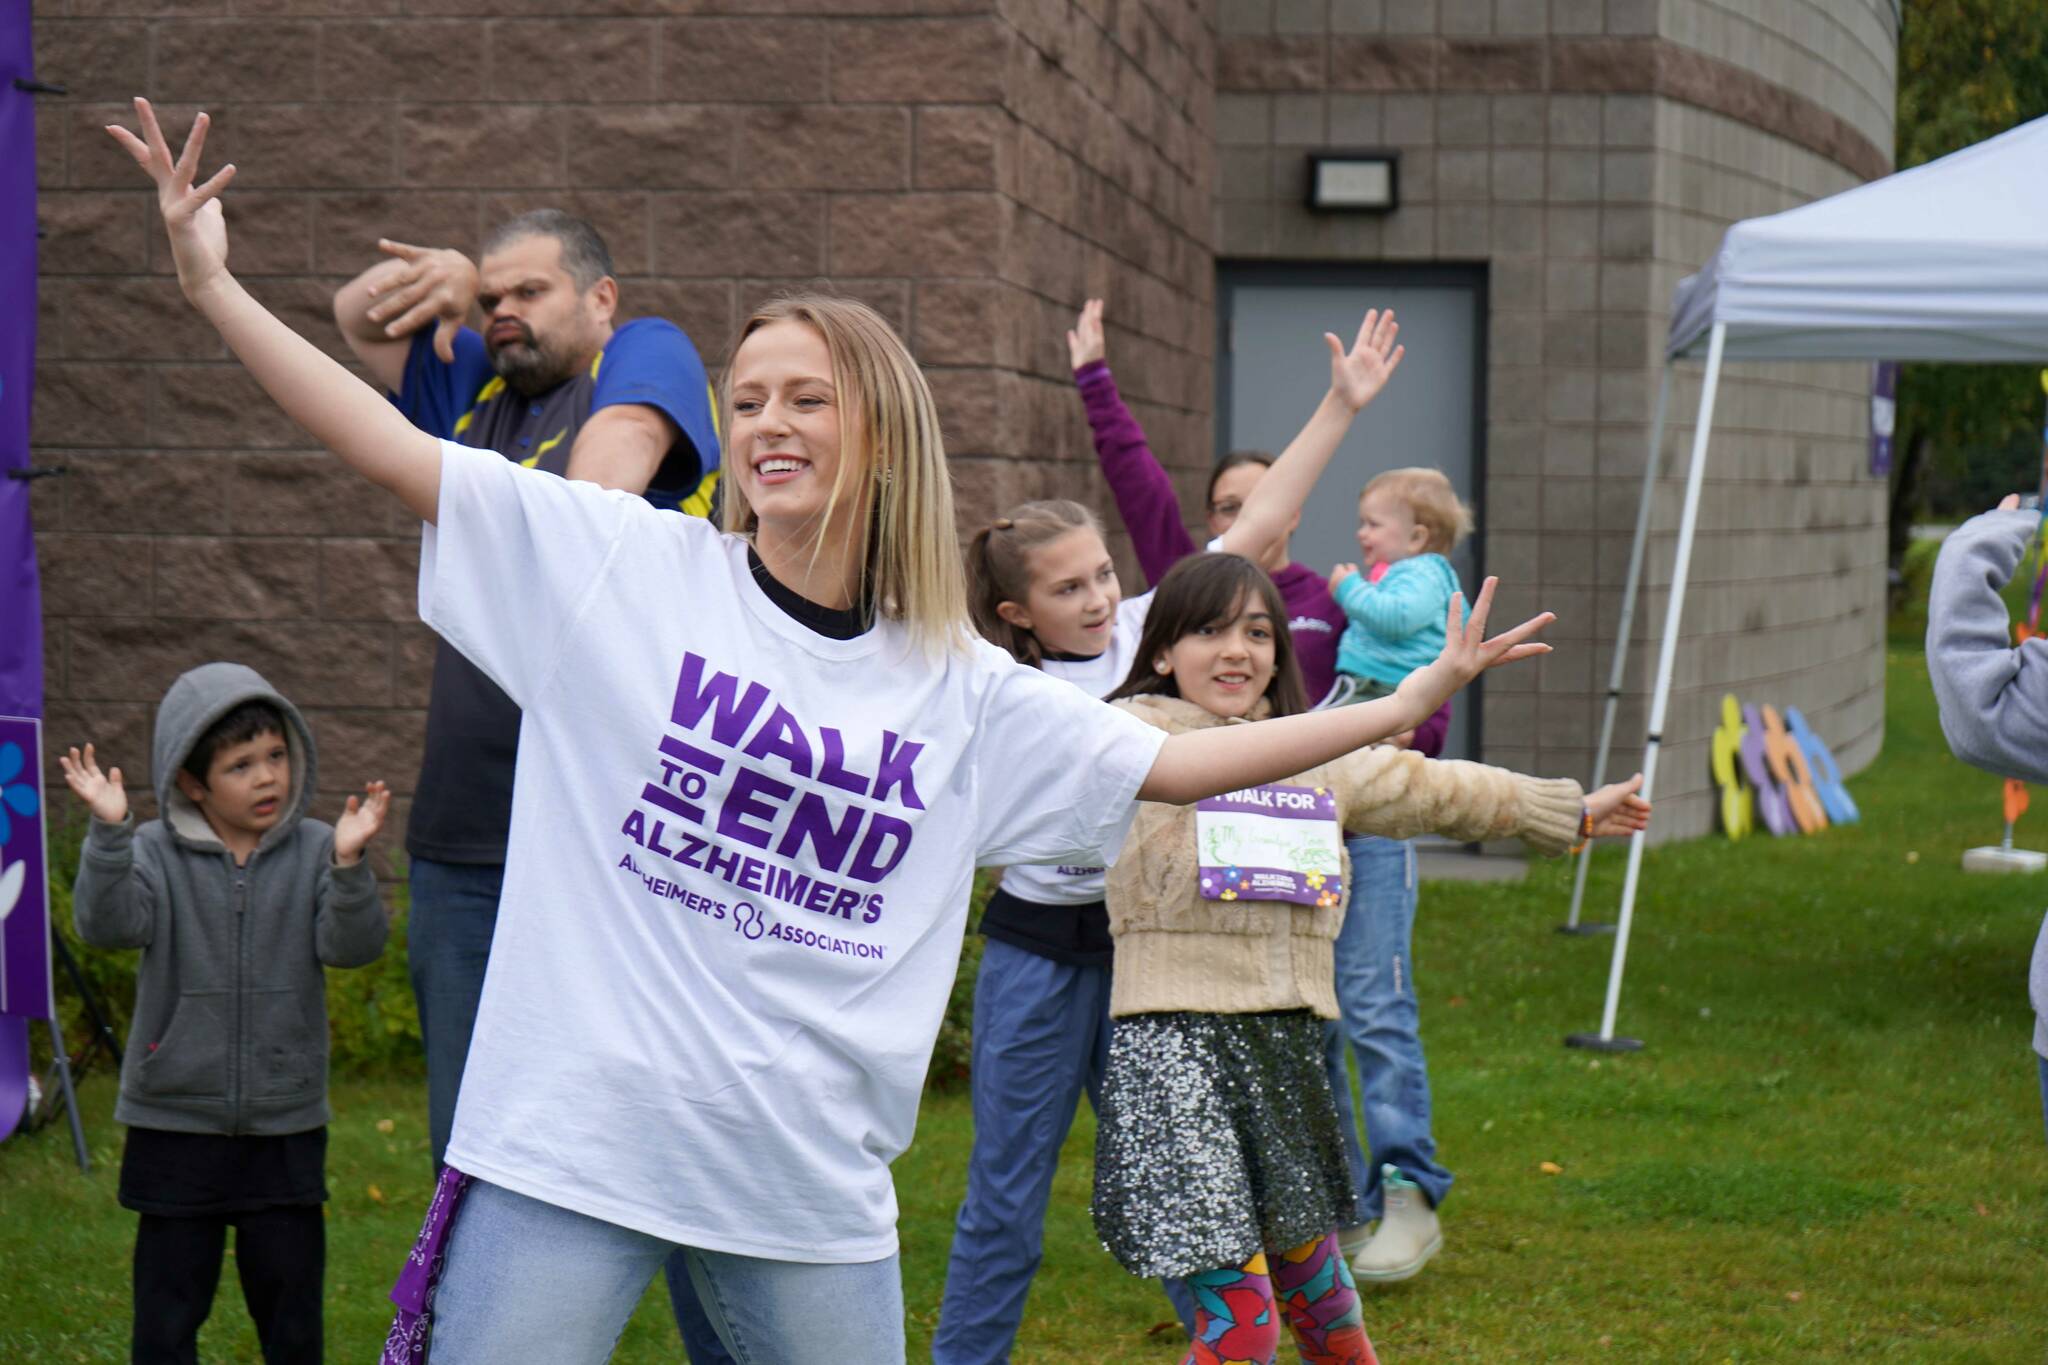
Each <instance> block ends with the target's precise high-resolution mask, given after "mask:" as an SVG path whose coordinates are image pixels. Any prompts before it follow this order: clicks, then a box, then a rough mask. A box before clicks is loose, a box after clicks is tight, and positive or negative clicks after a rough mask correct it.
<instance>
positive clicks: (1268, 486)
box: [1223, 308, 1407, 564]
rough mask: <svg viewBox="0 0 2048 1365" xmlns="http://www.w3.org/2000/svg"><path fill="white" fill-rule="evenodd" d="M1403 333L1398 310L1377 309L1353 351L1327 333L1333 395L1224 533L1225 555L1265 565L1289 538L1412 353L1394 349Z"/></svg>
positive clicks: (1325, 397)
mask: <svg viewBox="0 0 2048 1365" xmlns="http://www.w3.org/2000/svg"><path fill="white" fill-rule="evenodd" d="M1400 332H1401V329H1400V327H1399V326H1398V325H1396V324H1395V322H1394V310H1393V309H1391V308H1389V309H1388V310H1387V311H1386V312H1384V313H1382V312H1380V311H1379V310H1378V309H1377V308H1375V309H1373V310H1372V311H1371V312H1369V313H1367V314H1366V315H1365V321H1364V322H1362V323H1360V324H1359V325H1358V339H1357V340H1356V341H1354V342H1353V343H1352V345H1351V349H1350V350H1349V351H1346V350H1345V349H1344V343H1343V342H1341V341H1339V340H1337V338H1336V337H1335V336H1334V335H1333V334H1331V333H1329V332H1325V333H1323V342H1324V344H1325V345H1327V346H1328V347H1329V348H1330V391H1329V392H1328V393H1326V394H1324V395H1323V401H1322V402H1320V403H1318V404H1317V405H1316V410H1315V412H1314V413H1312V414H1311V415H1310V416H1309V419H1308V425H1306V426H1304V427H1303V428H1302V429H1301V432H1300V434H1299V435H1297V436H1296V437H1295V438H1294V439H1293V440H1292V441H1290V442H1288V443H1287V449H1285V450H1283V451H1281V452H1280V458H1279V459H1277V460H1275V461H1274V462H1273V467H1272V468H1271V469H1269V470H1267V471H1266V473H1265V477H1263V478H1261V479H1260V480H1259V481H1258V483H1256V484H1255V485H1253V487H1252V491H1251V492H1250V494H1248V495H1247V496H1246V498H1245V500H1244V510H1243V511H1242V512H1239V513H1238V514H1237V520H1236V521H1234V522H1232V523H1231V525H1230V529H1229V530H1228V531H1225V532H1224V533H1223V548H1224V550H1226V551H1227V552H1229V553H1231V554H1237V555H1243V556H1244V557H1245V558H1247V559H1249V560H1251V561H1252V562H1253V563H1254V564H1259V563H1263V562H1264V559H1263V556H1264V555H1265V553H1266V551H1267V550H1268V549H1269V548H1270V547H1271V546H1272V545H1273V544H1274V542H1276V541H1278V540H1279V539H1280V538H1281V537H1282V536H1284V535H1286V534H1287V529H1288V527H1289V526H1291V525H1292V524H1293V522H1294V517H1295V514H1296V513H1297V512H1299V511H1301V508H1302V504H1303V503H1305V502H1307V501H1308V495H1309V492H1310V490H1311V489H1313V488H1314V487H1315V486H1316V480H1318V479H1320V478H1322V476H1323V470H1324V469H1326V468H1328V466H1329V463H1330V457H1331V456H1332V455H1335V454H1336V453H1337V447H1338V446H1340V445H1342V444H1343V443H1344V437H1345V434H1346V433H1347V432H1349V431H1350V430H1351V422H1352V419H1353V418H1355V417H1357V416H1358V414H1359V413H1360V412H1361V411H1362V410H1363V409H1364V408H1365V405H1366V404H1367V403H1370V402H1372V400H1373V398H1374V397H1375V396H1377V395H1378V393H1379V391H1380V390H1381V389H1382V388H1383V387H1385V385H1386V382H1387V380H1388V379H1390V378H1392V377H1393V373H1394V370H1395V368H1396V367H1397V366H1399V365H1400V363H1401V357H1402V356H1403V355H1405V354H1406V353H1407V348H1406V347H1404V346H1396V345H1395V344H1394V338H1395V337H1396V336H1398V335H1400Z"/></svg>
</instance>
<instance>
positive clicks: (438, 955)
mask: <svg viewBox="0 0 2048 1365" xmlns="http://www.w3.org/2000/svg"><path fill="white" fill-rule="evenodd" d="M504 885H505V865H504V864H503V863H441V862H435V861H434V860H433V859H431V858H414V859H413V860H412V909H411V910H410V911H408V912H407V920H406V967H407V970H408V971H409V973H410V974H411V976H412V998H413V1003H414V1004H415V1005H417V1006H418V1007H419V1015H420V1042H421V1044H422V1045H423V1047H424V1048H425V1050H426V1054H427V1133H428V1136H429V1138H430V1139H431V1140H432V1142H433V1154H434V1168H435V1170H437V1171H438V1170H439V1169H440V1167H441V1161H442V1159H443V1157H444V1156H446V1154H447V1151H448V1135H449V1133H450V1132H452V1131H453V1130H454V1127H455V1096H456V1093H457V1092H458V1091H459V1090H461V1088H462V1068H463V1066H464V1065H465V1064H466V1063H467V1062H468V1061H469V1035H470V1034H471V1033H472V1032H474V1031H475V1029H476V1006H477V1001H478V1000H480V999H482V998H483V993H484V968H485V967H486V966H487V965H489V963H490V960H491V934H492V932H493V931H494V930H496V928H497V927H498V895H499V892H500V891H502V890H503V889H504Z"/></svg>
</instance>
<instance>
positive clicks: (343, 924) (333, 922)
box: [313, 839, 390, 967]
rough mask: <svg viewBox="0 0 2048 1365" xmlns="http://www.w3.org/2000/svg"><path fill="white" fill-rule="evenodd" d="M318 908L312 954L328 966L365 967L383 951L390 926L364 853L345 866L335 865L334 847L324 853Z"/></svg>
mask: <svg viewBox="0 0 2048 1365" xmlns="http://www.w3.org/2000/svg"><path fill="white" fill-rule="evenodd" d="M323 857H324V860H325V863H326V867H325V869H324V870H323V871H322V872H321V873H320V907H319V910H318V911H317V913H316V915H315V918H314V921H313V951H314V953H315V954H316V955H318V957H319V958H320V960H321V961H322V962H324V963H326V964H327V965H328V966H330V967H365V966H368V965H369V964H370V963H372V962H375V961H376V960H377V957H378V955H379V954H381V953H382V952H383V951H384V939H385V937H386V936H387V935H388V934H389V933H390V924H389V922H388V921H387V920H386V919H385V917H384V905H383V903H382V902H381V901H379V900H378V899H377V877H376V874H375V873H373V872H371V871H370V859H369V856H368V855H367V854H365V855H364V856H363V857H360V858H358V859H356V860H355V862H354V863H352V864H350V865H349V866H348V867H336V866H335V865H334V844H333V841H332V840H331V839H330V840H329V841H328V844H327V846H326V848H325V850H324V853H323Z"/></svg>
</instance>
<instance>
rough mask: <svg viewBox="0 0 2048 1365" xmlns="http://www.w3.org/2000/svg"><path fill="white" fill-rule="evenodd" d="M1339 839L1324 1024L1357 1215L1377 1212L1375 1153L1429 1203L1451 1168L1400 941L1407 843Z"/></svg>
mask: <svg viewBox="0 0 2048 1365" xmlns="http://www.w3.org/2000/svg"><path fill="white" fill-rule="evenodd" d="M1344 846H1345V848H1346V849H1347V850H1348V851H1349V852H1350V854H1351V900H1350V904H1349V905H1348V906H1347V907H1346V909H1345V912H1344V927H1343V928H1342V929H1341V930H1340V931H1339V932H1338V934H1337V944H1336V958H1337V1006H1338V1008H1339V1009H1340V1010H1341V1011H1342V1012H1343V1018H1342V1019H1341V1020H1340V1021H1338V1022H1337V1023H1332V1024H1330V1025H1328V1026H1327V1027H1326V1028H1325V1029H1324V1032H1323V1038H1324V1061H1325V1062H1326V1063H1327V1065H1328V1067H1329V1072H1330V1091H1331V1093H1332V1094H1333V1095H1334V1096H1335V1097H1336V1100H1337V1121H1338V1124H1339V1126H1340V1127H1342V1128H1343V1130H1344V1143H1345V1147H1346V1148H1347V1149H1348V1150H1347V1152H1346V1156H1347V1158H1348V1159H1349V1161H1350V1163H1351V1173H1352V1176H1353V1177H1354V1178H1355V1179H1356V1180H1357V1181H1358V1209H1359V1218H1360V1219H1361V1220H1369V1219H1373V1218H1378V1217H1379V1216H1380V1213H1381V1208H1382V1204H1381V1192H1380V1166H1381V1164H1382V1163H1385V1164H1388V1165H1391V1166H1393V1167H1394V1168H1395V1169H1396V1170H1398V1171H1400V1172H1401V1174H1402V1175H1404V1176H1406V1177H1408V1179H1410V1180H1412V1181H1414V1182H1415V1183H1416V1184H1418V1185H1420V1186H1421V1187H1422V1193H1423V1195H1424V1196H1425V1197H1426V1198H1427V1199H1428V1200H1429V1203H1430V1207H1431V1208H1435V1207H1436V1206H1437V1205H1439V1204H1441V1203H1443V1201H1444V1196H1445V1195H1446V1194H1448V1193H1449V1192H1450V1188H1451V1173H1450V1172H1449V1171H1447V1170H1445V1169H1444V1168H1443V1167H1442V1166H1440V1165H1438V1164H1437V1159H1436V1139H1435V1138H1434V1137H1432V1136H1431V1135H1430V1131H1429V1066H1428V1064H1427V1063H1426V1062H1425V1061H1424V1060H1423V1057H1422V1037H1421V1034H1420V1033H1419V1031H1418V1029H1419V1020H1418V1018H1417V1014H1416V1008H1415V977H1414V972H1413V970H1412V967H1411V965H1410V959H1409V951H1408V943H1409V938H1410V936H1411V935H1412V934H1413V933H1414V930H1415V845H1414V843H1413V842H1412V841H1409V840H1402V839H1381V838H1378V837H1376V836H1374V835H1370V834H1361V835H1357V836H1354V837H1352V838H1350V839H1347V840H1345V844H1344ZM1347 1040H1348V1041H1349V1042H1350V1044H1351V1051H1352V1053H1353V1055H1354V1056H1356V1057H1357V1059H1358V1088H1359V1093H1360V1096H1361V1098H1362V1099H1363V1101H1364V1107H1365V1113H1364V1115H1363V1117H1364V1119H1365V1131H1366V1139H1367V1141H1368V1142H1369V1143H1370V1144H1371V1150H1372V1155H1371V1159H1370V1160H1368V1159H1367V1156H1366V1153H1365V1151H1364V1150H1362V1149H1361V1148H1360V1146H1359V1141H1358V1124H1357V1122H1356V1120H1355V1119H1354V1117H1353V1115H1352V1110H1351V1081H1350V1078H1349V1077H1348V1076H1347V1075H1346V1074H1345V1067H1344V1044H1345V1042H1346V1041H1347Z"/></svg>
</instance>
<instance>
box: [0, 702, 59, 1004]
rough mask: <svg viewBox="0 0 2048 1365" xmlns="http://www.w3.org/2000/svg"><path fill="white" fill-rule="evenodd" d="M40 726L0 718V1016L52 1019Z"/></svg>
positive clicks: (46, 851)
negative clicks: (10, 1015) (13, 1015)
mask: <svg viewBox="0 0 2048 1365" xmlns="http://www.w3.org/2000/svg"><path fill="white" fill-rule="evenodd" d="M42 754H43V726H42V722H41V721H38V720H31V719H28V718H26V717H22V716H0V1014H19V1015H23V1016H25V1017H27V1018H31V1019H47V1018H49V1017H50V885H49V879H48V878H47V877H46V876H45V875H44V872H45V868H46V867H47V865H48V860H49V850H48V847H47V845H46V844H45V843H44V841H43V800H42V795H43V771H42V769H43V761H42Z"/></svg>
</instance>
